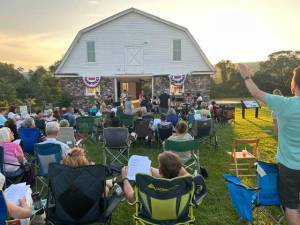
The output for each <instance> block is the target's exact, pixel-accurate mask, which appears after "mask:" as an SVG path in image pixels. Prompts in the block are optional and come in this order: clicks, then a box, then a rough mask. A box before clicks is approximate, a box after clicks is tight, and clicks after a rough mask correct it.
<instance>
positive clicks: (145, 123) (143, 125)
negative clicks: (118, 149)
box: [134, 119, 151, 140]
mask: <svg viewBox="0 0 300 225" xmlns="http://www.w3.org/2000/svg"><path fill="white" fill-rule="evenodd" d="M149 124H150V120H145V119H142V120H135V121H134V132H135V133H136V134H137V139H138V140H145V138H146V137H147V136H149V134H150V132H151V130H150V128H149Z"/></svg>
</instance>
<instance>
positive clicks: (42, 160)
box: [34, 143, 62, 193]
mask: <svg viewBox="0 0 300 225" xmlns="http://www.w3.org/2000/svg"><path fill="white" fill-rule="evenodd" d="M34 151H35V155H36V166H35V168H36V179H35V180H36V189H37V190H38V180H39V181H40V183H41V185H42V187H41V190H40V192H41V193H42V192H43V189H44V187H47V181H46V179H47V177H48V171H49V170H48V167H49V164H50V163H61V161H62V152H61V146H60V145H59V144H54V143H45V144H43V143H40V144H36V145H35V149H34Z"/></svg>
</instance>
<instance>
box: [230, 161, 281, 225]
mask: <svg viewBox="0 0 300 225" xmlns="http://www.w3.org/2000/svg"><path fill="white" fill-rule="evenodd" d="M256 176H257V188H251V187H248V186H246V185H244V184H243V183H242V182H241V181H240V179H239V178H238V177H236V176H233V175H230V174H224V178H225V180H226V182H227V188H228V191H229V195H230V198H231V201H232V204H233V206H234V208H235V210H236V211H237V213H238V214H239V216H240V217H241V218H242V219H244V220H246V221H247V222H248V223H252V222H253V220H254V218H253V211H254V209H255V211H256V212H255V217H256V224H259V221H260V217H261V216H265V217H267V218H269V219H270V220H271V221H272V222H273V223H274V224H276V225H279V224H281V223H282V222H283V220H284V213H283V210H282V207H281V201H280V197H279V193H278V191H277V177H278V168H277V165H276V164H272V163H266V162H262V161H258V162H257V173H256ZM270 207H279V208H280V213H279V214H278V215H274V210H273V211H272V212H271V211H269V210H268V209H269V208H270Z"/></svg>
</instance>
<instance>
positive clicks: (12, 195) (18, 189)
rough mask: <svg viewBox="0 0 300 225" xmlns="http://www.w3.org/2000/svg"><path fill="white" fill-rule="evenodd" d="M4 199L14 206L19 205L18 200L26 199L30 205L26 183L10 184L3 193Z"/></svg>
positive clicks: (28, 188) (29, 192)
mask: <svg viewBox="0 0 300 225" xmlns="http://www.w3.org/2000/svg"><path fill="white" fill-rule="evenodd" d="M4 194H5V197H6V198H7V199H9V200H10V201H11V202H13V203H14V204H16V205H19V200H20V199H22V198H24V197H25V198H26V200H27V202H28V203H29V204H30V203H31V189H30V186H29V185H26V183H19V184H12V185H10V186H9V187H8V188H7V189H5V191H4Z"/></svg>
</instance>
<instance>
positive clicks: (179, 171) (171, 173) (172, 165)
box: [122, 151, 189, 202]
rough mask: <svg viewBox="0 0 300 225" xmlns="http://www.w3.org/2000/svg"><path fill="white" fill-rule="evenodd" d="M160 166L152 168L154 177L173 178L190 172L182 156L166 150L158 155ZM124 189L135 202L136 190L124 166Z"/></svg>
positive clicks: (130, 199)
mask: <svg viewBox="0 0 300 225" xmlns="http://www.w3.org/2000/svg"><path fill="white" fill-rule="evenodd" d="M158 162H159V167H158V169H157V168H153V167H152V168H151V170H150V173H151V175H152V176H154V177H163V178H166V179H172V178H175V177H178V176H186V175H188V174H189V173H188V172H187V171H186V170H185V169H184V167H183V166H182V164H181V161H180V158H179V157H178V155H176V154H175V153H173V152H170V151H165V152H163V153H161V154H159V155H158ZM122 178H123V191H124V193H125V197H126V199H127V200H128V201H129V202H134V190H133V188H132V186H131V184H130V182H129V180H128V167H127V166H125V167H123V168H122Z"/></svg>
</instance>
